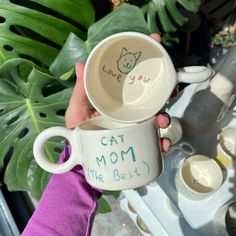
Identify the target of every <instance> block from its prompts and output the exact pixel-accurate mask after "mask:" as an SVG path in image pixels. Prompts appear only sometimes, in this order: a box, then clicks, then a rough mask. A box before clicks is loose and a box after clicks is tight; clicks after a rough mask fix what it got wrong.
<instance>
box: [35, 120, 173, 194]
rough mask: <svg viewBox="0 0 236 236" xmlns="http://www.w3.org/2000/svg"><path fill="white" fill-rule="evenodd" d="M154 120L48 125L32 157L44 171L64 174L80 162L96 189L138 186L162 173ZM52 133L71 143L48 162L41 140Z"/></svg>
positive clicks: (36, 142) (36, 144) (37, 142)
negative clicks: (60, 157)
mask: <svg viewBox="0 0 236 236" xmlns="http://www.w3.org/2000/svg"><path fill="white" fill-rule="evenodd" d="M154 120H155V118H151V119H149V120H147V121H145V122H142V123H139V124H124V123H119V122H116V121H112V120H110V119H107V118H106V117H105V116H99V117H97V118H94V119H91V120H88V121H86V122H84V123H82V124H80V125H79V126H78V127H77V128H76V129H74V130H69V129H66V128H64V127H51V128H48V129H46V130H44V131H42V132H41V133H40V134H39V135H38V137H37V138H36V140H35V142H34V146H33V153H34V157H35V160H36V161H37V163H38V164H39V165H40V166H41V167H42V168H43V169H44V170H46V171H49V172H52V173H64V172H67V171H69V170H71V169H72V168H73V167H74V166H76V165H82V167H83V169H84V173H85V178H86V180H87V182H88V183H90V184H91V185H92V186H94V187H97V188H100V189H105V190H122V189H129V188H136V187H141V186H143V185H146V184H148V183H150V182H152V181H153V180H154V179H155V178H156V177H157V176H158V175H160V173H161V172H162V155H161V152H160V147H159V145H158V144H159V141H160V140H159V131H158V129H157V128H156V125H155V121H154ZM171 132H172V131H171ZM55 136H62V137H65V138H66V139H67V140H68V141H69V143H70V145H71V155H70V157H69V159H68V160H67V161H66V162H65V163H62V164H57V163H52V162H50V161H49V160H48V159H47V157H46V155H45V153H44V144H45V142H46V141H47V140H48V139H49V138H51V137H55Z"/></svg>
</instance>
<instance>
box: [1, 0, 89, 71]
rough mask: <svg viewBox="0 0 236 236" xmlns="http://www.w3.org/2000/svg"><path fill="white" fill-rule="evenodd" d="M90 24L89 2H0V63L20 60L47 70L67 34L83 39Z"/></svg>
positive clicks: (53, 0) (62, 0)
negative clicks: (18, 58) (10, 59)
mask: <svg viewBox="0 0 236 236" xmlns="http://www.w3.org/2000/svg"><path fill="white" fill-rule="evenodd" d="M93 22H94V9H93V6H92V5H91V3H90V0H70V1H68V0H61V1H60V3H58V1H56V0H31V1H20V0H14V1H13V0H11V1H9V0H1V1H0V63H1V64H2V63H3V62H4V61H6V60H7V59H9V58H16V57H21V58H26V59H29V60H31V61H34V62H35V63H37V64H40V65H43V66H44V67H48V66H49V65H50V64H51V62H52V61H53V60H54V58H55V57H56V55H57V54H58V52H59V50H60V49H61V47H62V46H63V44H64V42H65V40H66V38H67V37H68V35H69V33H70V32H73V33H74V34H76V35H78V36H79V37H81V38H83V39H85V38H86V33H87V28H88V27H89V26H90V25H91V24H92V23H93ZM80 28H81V29H80Z"/></svg>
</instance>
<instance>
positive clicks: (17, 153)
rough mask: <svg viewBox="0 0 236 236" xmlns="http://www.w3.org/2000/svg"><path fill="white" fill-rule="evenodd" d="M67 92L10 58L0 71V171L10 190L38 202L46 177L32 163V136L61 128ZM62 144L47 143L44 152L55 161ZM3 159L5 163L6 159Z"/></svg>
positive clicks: (32, 67)
mask: <svg viewBox="0 0 236 236" xmlns="http://www.w3.org/2000/svg"><path fill="white" fill-rule="evenodd" d="M70 95H71V89H69V88H65V87H64V86H62V85H61V84H60V83H59V82H58V81H57V80H56V79H55V78H53V77H51V76H49V75H47V74H45V73H43V72H41V71H40V70H38V69H37V67H36V66H35V65H34V64H33V63H32V62H29V61H27V60H24V59H11V60H8V61H7V62H5V63H4V64H3V65H2V66H1V68H0V130H1V132H0V150H1V152H0V168H2V167H3V164H4V162H5V161H9V163H7V168H6V171H5V178H4V180H5V183H6V184H7V186H8V188H9V189H10V190H26V191H29V192H31V194H32V196H33V197H34V198H36V199H39V197H40V195H41V193H42V191H43V189H44V187H45V185H46V183H47V181H48V177H49V174H48V173H46V172H44V171H43V170H42V169H41V168H40V167H39V166H38V165H37V164H36V163H35V161H34V159H33V154H32V146H33V142H34V140H35V137H36V136H37V135H38V134H39V133H40V132H41V131H42V130H44V129H45V128H47V127H50V126H54V125H60V126H63V125H64V116H63V115H64V112H63V111H64V110H65V109H66V107H67V105H68V100H69V97H70ZM62 146H63V145H62V144H61V143H58V142H55V141H50V142H48V143H47V145H46V148H45V152H46V153H47V156H48V158H49V159H50V160H51V161H56V160H57V159H58V152H60V151H61V149H62ZM6 158H7V160H6Z"/></svg>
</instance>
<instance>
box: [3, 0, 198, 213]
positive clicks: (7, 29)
mask: <svg viewBox="0 0 236 236" xmlns="http://www.w3.org/2000/svg"><path fill="white" fill-rule="evenodd" d="M127 2H129V3H130V4H127ZM200 3H201V2H200V0H192V1H188V0H149V1H148V0H136V1H127V0H125V1H115V0H114V1H112V2H111V1H109V0H101V1H99V3H98V1H95V0H94V1H90V0H70V1H68V0H61V1H60V3H58V1H56V0H37V1H36V0H2V1H0V129H1V132H0V150H1V152H0V168H1V175H2V176H4V177H3V178H4V180H3V178H2V181H3V182H4V184H6V185H7V188H8V189H9V190H10V191H19V190H20V191H22V190H23V191H27V192H28V193H29V194H30V195H31V196H32V197H33V198H34V199H36V200H38V199H39V198H40V196H41V194H42V192H43V190H44V188H45V186H46V184H47V182H48V180H49V177H50V174H48V173H47V172H45V171H43V170H42V169H41V168H40V167H39V166H38V165H37V164H36V163H35V161H34V158H33V153H32V145H33V142H34V139H35V137H36V136H37V135H38V133H39V132H41V131H42V130H43V129H45V128H47V127H50V126H54V125H61V126H63V125H64V114H65V110H66V107H67V105H68V101H69V98H70V95H71V89H72V87H73V85H74V82H75V76H74V63H75V62H76V61H83V62H85V61H86V59H87V56H88V55H89V53H90V52H91V50H92V49H93V47H94V46H95V45H96V44H97V43H99V42H100V41H101V40H102V39H104V38H105V37H107V36H109V35H111V34H114V33H118V32H122V31H137V32H142V33H145V34H150V33H151V32H158V33H160V34H161V35H162V36H163V41H164V44H165V45H169V46H170V45H171V44H172V42H178V38H177V37H176V36H172V35H171V33H172V32H176V31H178V27H180V26H183V25H184V24H186V23H187V21H188V17H186V16H184V14H185V13H186V11H189V12H193V13H195V12H197V11H198V9H199V7H200ZM114 9H115V10H114ZM113 10H114V11H113ZM183 12H185V13H183ZM62 148H63V144H62V143H60V142H58V139H55V140H50V141H49V142H48V143H47V145H46V148H45V152H46V153H47V155H48V157H49V159H50V160H51V161H55V162H56V161H57V160H58V155H59V153H60V152H61V150H62ZM108 194H113V195H114V196H115V197H117V196H118V194H119V193H117V192H109V193H108ZM99 210H100V212H107V211H110V210H111V208H110V206H109V205H108V204H107V203H106V201H105V199H103V198H102V199H101V200H100V207H99Z"/></svg>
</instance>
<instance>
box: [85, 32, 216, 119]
mask: <svg viewBox="0 0 236 236" xmlns="http://www.w3.org/2000/svg"><path fill="white" fill-rule="evenodd" d="M211 75H212V71H211V70H210V69H209V68H207V67H204V66H190V67H184V68H183V69H182V70H181V71H179V72H176V71H175V68H174V65H173V63H172V61H171V58H170V56H169V55H168V53H167V51H166V50H165V48H164V47H163V46H162V45H161V44H160V43H159V42H157V41H156V40H154V39H153V38H151V37H150V36H148V35H145V34H142V33H137V32H123V33H118V34H114V35H112V36H109V37H107V38H105V39H104V40H103V41H101V42H100V43H99V44H98V45H97V46H96V47H95V48H94V49H93V50H92V52H91V53H90V55H89V57H88V59H87V62H86V65H85V89H86V93H87V95H88V98H89V100H90V102H91V103H92V105H93V106H94V107H95V108H96V109H97V110H98V111H99V112H100V113H101V114H103V115H105V116H107V117H109V118H110V119H113V120H116V121H118V122H124V123H133V122H140V121H144V120H147V119H149V118H150V117H152V116H154V115H155V114H157V112H159V111H160V110H161V108H162V107H163V106H164V105H165V103H166V102H167V100H168V99H169V97H170V95H171V93H172V91H173V90H174V88H175V87H176V85H177V84H178V83H179V82H185V83H198V82H202V81H205V80H207V79H209V78H210V76H211Z"/></svg>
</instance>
